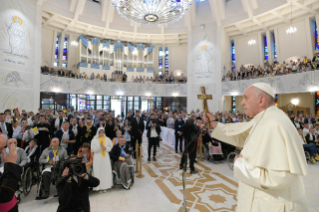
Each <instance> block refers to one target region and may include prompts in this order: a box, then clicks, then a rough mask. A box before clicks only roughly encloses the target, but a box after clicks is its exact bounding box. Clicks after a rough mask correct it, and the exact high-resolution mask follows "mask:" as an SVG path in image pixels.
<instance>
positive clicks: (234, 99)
mask: <svg viewBox="0 0 319 212" xmlns="http://www.w3.org/2000/svg"><path fill="white" fill-rule="evenodd" d="M231 99H232V100H231V111H232V113H236V96H232V98H231Z"/></svg>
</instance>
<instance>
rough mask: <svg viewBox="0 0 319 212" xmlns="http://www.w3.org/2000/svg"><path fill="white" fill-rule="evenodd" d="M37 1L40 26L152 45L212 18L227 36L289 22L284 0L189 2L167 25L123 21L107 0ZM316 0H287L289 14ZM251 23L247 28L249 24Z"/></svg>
mask: <svg viewBox="0 0 319 212" xmlns="http://www.w3.org/2000/svg"><path fill="white" fill-rule="evenodd" d="M194 1H196V0H194ZM38 4H39V5H42V10H43V13H42V26H43V27H44V28H51V29H56V30H58V31H61V32H64V33H73V32H76V33H77V34H84V35H91V36H96V37H101V38H107V39H121V40H125V41H131V42H148V43H153V44H176V45H183V44H186V43H187V34H188V32H189V31H191V30H192V27H193V26H195V25H201V24H208V23H213V22H215V23H216V24H217V25H218V26H221V27H224V28H225V31H226V32H227V34H228V35H229V36H230V37H233V36H240V35H247V34H248V33H249V32H250V31H251V28H252V31H260V30H261V31H267V30H271V29H272V28H273V27H274V26H277V25H280V24H289V23H290V11H291V3H290V0H231V1H226V0H206V1H204V2H199V3H195V2H193V5H192V6H191V9H190V10H189V11H188V12H187V13H186V14H185V17H184V18H183V19H182V20H181V21H179V22H177V23H175V24H173V25H168V26H164V25H163V26H144V25H139V24H136V23H132V22H129V21H126V20H124V19H123V18H122V17H120V16H119V15H118V14H117V11H116V10H115V9H114V8H113V6H112V5H111V4H110V0H101V2H100V3H95V2H92V1H91V0H38ZM318 13H319V0H293V2H292V19H293V20H295V19H298V18H300V17H304V16H313V17H314V16H315V15H316V14H318ZM251 25H252V27H251Z"/></svg>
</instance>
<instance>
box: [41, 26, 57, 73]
mask: <svg viewBox="0 0 319 212" xmlns="http://www.w3.org/2000/svg"><path fill="white" fill-rule="evenodd" d="M54 34H55V32H54V30H51V29H45V28H43V29H42V42H41V43H42V46H41V47H42V62H41V66H49V67H52V66H53V57H54V51H55V50H54V41H55V37H54Z"/></svg>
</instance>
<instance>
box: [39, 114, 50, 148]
mask: <svg viewBox="0 0 319 212" xmlns="http://www.w3.org/2000/svg"><path fill="white" fill-rule="evenodd" d="M39 121H40V123H39V124H37V125H35V126H36V127H37V128H38V131H39V134H37V135H36V136H35V138H36V139H37V140H38V145H39V146H41V153H42V151H43V150H44V149H45V148H47V147H49V146H50V130H49V129H50V128H51V126H50V125H49V124H48V123H46V122H45V117H44V115H40V116H39Z"/></svg>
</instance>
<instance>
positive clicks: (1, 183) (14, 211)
mask: <svg viewBox="0 0 319 212" xmlns="http://www.w3.org/2000/svg"><path fill="white" fill-rule="evenodd" d="M6 144H7V136H6V135H0V153H1V155H2V157H1V160H2V161H1V162H3V163H4V170H2V171H1V172H3V173H2V175H1V174H0V176H1V177H0V205H1V207H0V211H10V212H18V211H19V209H18V205H17V203H18V201H17V198H16V196H15V192H16V190H17V188H18V187H19V185H18V183H19V181H20V179H21V174H22V168H21V166H19V165H17V164H15V163H16V161H17V157H18V155H17V151H16V146H15V144H14V143H11V144H10V145H8V147H7V148H9V151H8V153H6V151H5V150H4V147H5V146H6Z"/></svg>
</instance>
